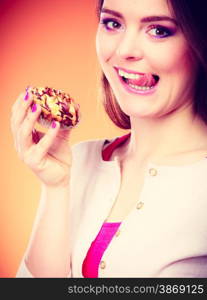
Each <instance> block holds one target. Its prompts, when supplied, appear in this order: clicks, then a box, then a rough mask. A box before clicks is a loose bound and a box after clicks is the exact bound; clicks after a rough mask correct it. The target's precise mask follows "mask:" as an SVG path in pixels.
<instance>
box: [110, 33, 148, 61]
mask: <svg viewBox="0 0 207 300" xmlns="http://www.w3.org/2000/svg"><path fill="white" fill-rule="evenodd" d="M116 55H117V56H119V58H120V59H122V60H130V61H136V60H140V59H142V58H143V50H142V45H141V42H140V40H139V34H138V33H137V31H136V32H135V31H134V30H129V31H125V32H124V34H123V35H122V36H121V38H120V41H119V44H118V45H117V49H116Z"/></svg>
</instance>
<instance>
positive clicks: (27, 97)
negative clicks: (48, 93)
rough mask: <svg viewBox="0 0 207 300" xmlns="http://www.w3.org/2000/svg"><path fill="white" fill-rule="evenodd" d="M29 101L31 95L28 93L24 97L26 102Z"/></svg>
mask: <svg viewBox="0 0 207 300" xmlns="http://www.w3.org/2000/svg"><path fill="white" fill-rule="evenodd" d="M28 99H29V93H28V92H26V94H25V96H24V100H25V101H27V100H28Z"/></svg>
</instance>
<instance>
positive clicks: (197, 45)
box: [97, 0, 207, 129]
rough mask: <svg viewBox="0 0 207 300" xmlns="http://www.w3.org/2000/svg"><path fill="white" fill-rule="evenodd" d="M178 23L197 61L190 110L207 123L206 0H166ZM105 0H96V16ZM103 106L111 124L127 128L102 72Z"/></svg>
mask: <svg viewBox="0 0 207 300" xmlns="http://www.w3.org/2000/svg"><path fill="white" fill-rule="evenodd" d="M167 2H168V4H169V5H170V7H171V8H172V12H173V14H174V16H175V18H176V20H179V21H178V22H179V26H180V28H181V30H182V32H183V34H184V36H185V38H186V40H187V41H188V43H189V49H190V50H191V52H192V55H193V58H194V59H195V61H196V62H197V65H198V72H197V78H196V82H195V92H194V100H193V113H194V115H197V116H198V117H200V119H201V120H202V121H203V122H204V123H205V124H207V91H206V90H207V17H206V11H205V4H206V0H167ZM103 3H104V0H97V16H98V19H99V18H100V13H101V8H102V6H103ZM101 83H102V89H103V105H104V108H105V111H106V113H107V114H108V116H109V118H110V119H111V120H112V121H113V123H114V124H115V125H116V126H118V127H119V128H122V129H130V128H131V124H130V118H129V116H128V115H126V114H125V113H124V112H123V111H122V110H121V108H120V106H119V104H118V102H117V100H116V98H115V95H114V93H113V91H112V89H111V87H110V84H109V82H108V80H107V78H106V76H105V75H104V73H102V78H101Z"/></svg>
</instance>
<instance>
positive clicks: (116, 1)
mask: <svg viewBox="0 0 207 300" xmlns="http://www.w3.org/2000/svg"><path fill="white" fill-rule="evenodd" d="M102 7H106V8H109V9H111V10H115V11H118V12H121V13H122V14H123V15H130V16H131V17H133V16H136V17H139V15H140V16H143V15H167V16H172V13H171V11H170V7H169V4H168V2H167V0H104V3H103V6H102Z"/></svg>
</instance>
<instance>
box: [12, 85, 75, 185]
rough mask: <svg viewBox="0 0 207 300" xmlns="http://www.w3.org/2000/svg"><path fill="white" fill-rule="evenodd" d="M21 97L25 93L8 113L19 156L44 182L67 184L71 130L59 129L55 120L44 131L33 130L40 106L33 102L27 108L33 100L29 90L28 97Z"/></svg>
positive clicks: (70, 159)
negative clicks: (53, 124)
mask: <svg viewBox="0 0 207 300" xmlns="http://www.w3.org/2000/svg"><path fill="white" fill-rule="evenodd" d="M24 98H25V93H22V94H20V96H19V97H18V98H17V100H16V101H15V103H14V105H13V106H12V114H11V129H12V134H13V137H14V143H15V148H16V150H17V152H18V154H19V157H20V159H21V160H22V161H23V162H24V163H25V164H26V165H27V166H28V167H29V168H31V170H32V171H33V172H34V173H35V175H36V176H37V177H38V178H39V179H40V180H41V182H42V183H44V184H45V185H48V186H59V185H67V184H68V180H69V178H70V167H71V161H72V158H71V149H70V146H69V141H68V138H69V135H70V132H71V129H70V130H60V124H59V122H55V125H56V126H55V128H52V126H51V127H50V128H49V129H48V131H47V133H42V132H40V131H37V130H35V129H34V126H35V123H36V121H37V120H38V117H39V115H40V113H41V107H40V105H36V107H35V106H33V110H32V109H31V104H32V102H33V100H32V97H31V95H29V90H28V94H27V97H26V98H28V99H27V100H26V101H25V100H24ZM35 108H36V109H35Z"/></svg>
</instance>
